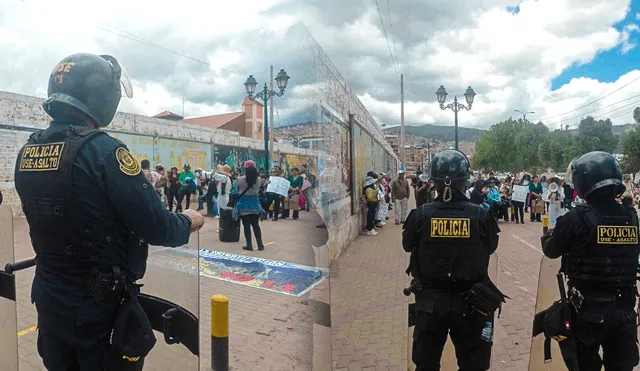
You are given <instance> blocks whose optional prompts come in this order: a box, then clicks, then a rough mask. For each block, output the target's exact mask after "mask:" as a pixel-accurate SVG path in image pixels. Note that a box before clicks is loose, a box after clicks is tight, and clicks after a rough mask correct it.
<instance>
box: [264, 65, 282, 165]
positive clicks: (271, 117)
mask: <svg viewBox="0 0 640 371" xmlns="http://www.w3.org/2000/svg"><path fill="white" fill-rule="evenodd" d="M270 76H271V77H270V78H269V90H270V91H273V65H271V73H270ZM275 99H276V97H272V98H271V101H270V102H269V110H270V111H269V122H270V123H271V128H272V131H273V134H272V135H271V138H269V139H270V143H269V147H270V149H269V151H270V152H271V154H272V156H273V157H269V158H270V159H271V158H275V153H274V151H273V141H274V139H273V138H274V137H275V134H276V125H275V121H273V101H274V100H275ZM279 160H280V159H279V158H276V161H279ZM265 161H271V160H267V159H265ZM265 169H271V164H265ZM265 171H266V170H265ZM265 175H267V176H268V175H269V174H265Z"/></svg>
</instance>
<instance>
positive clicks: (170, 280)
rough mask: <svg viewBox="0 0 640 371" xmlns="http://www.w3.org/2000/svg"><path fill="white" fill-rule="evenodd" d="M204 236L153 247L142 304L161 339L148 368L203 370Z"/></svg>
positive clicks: (147, 370) (146, 363)
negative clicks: (201, 254) (201, 265)
mask: <svg viewBox="0 0 640 371" xmlns="http://www.w3.org/2000/svg"><path fill="white" fill-rule="evenodd" d="M199 246H200V235H199V233H198V232H196V233H192V234H191V238H190V240H189V243H188V244H186V245H184V246H180V247H176V248H171V247H159V246H150V247H149V258H148V259H147V271H146V274H145V276H144V278H143V279H142V280H140V281H139V283H141V284H143V285H144V286H143V287H142V289H141V292H142V293H141V296H140V303H141V305H142V306H143V308H144V310H145V312H146V313H147V316H148V317H149V320H150V322H151V326H152V327H153V329H154V330H156V331H155V334H156V338H157V343H156V346H155V347H154V348H153V350H152V351H151V353H149V355H148V356H147V357H146V358H145V360H144V371H165V370H166V371H175V370H181V371H192V370H199V369H200V360H199V354H200V352H199V349H200V348H199V344H200V341H199V339H200V337H199V336H200V335H199V318H200V315H199V312H200V280H199V277H200V276H199V271H200V268H199V262H200V261H199V258H198V249H199Z"/></svg>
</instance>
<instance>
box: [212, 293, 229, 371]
mask: <svg viewBox="0 0 640 371" xmlns="http://www.w3.org/2000/svg"><path fill="white" fill-rule="evenodd" d="M211 369H212V370H213V371H229V299H228V298H227V297H226V296H224V295H213V296H212V297H211Z"/></svg>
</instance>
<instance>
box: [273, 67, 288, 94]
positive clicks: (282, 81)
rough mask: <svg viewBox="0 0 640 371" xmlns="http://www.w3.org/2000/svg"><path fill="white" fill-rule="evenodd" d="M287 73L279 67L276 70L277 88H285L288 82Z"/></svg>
mask: <svg viewBox="0 0 640 371" xmlns="http://www.w3.org/2000/svg"><path fill="white" fill-rule="evenodd" d="M289 79H290V77H289V75H287V73H286V72H284V69H281V70H280V72H278V75H276V79H275V80H276V83H277V84H278V89H280V90H281V91H282V90H284V89H286V87H287V83H288V82H289Z"/></svg>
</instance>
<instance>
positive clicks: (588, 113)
mask: <svg viewBox="0 0 640 371" xmlns="http://www.w3.org/2000/svg"><path fill="white" fill-rule="evenodd" d="M638 97H640V94H637V95H634V96H632V97H629V98H626V99H623V100H621V101H618V102H615V103H611V104H609V105H607V106H604V107H600V108H598V109H595V110H593V111H591V112H587V113H583V114H580V115H578V116H574V117H569V118H566V119H562V120H560V121H557V122H555V123H553V124H549V125H556V124H558V123H559V122H563V121H570V120H574V119H577V118H581V117H584V116H589V115H590V114H592V113H595V112H598V111H601V110H603V109H605V108H608V107H611V106H615V105H616V104H619V103H622V102H626V101H628V100H631V99H634V98H638ZM637 103H638V102H634V103H631V104H637ZM625 107H626V106H625ZM598 115H600V114H598ZM539 121H542V119H540V120H539Z"/></svg>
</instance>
